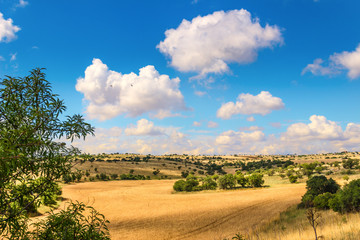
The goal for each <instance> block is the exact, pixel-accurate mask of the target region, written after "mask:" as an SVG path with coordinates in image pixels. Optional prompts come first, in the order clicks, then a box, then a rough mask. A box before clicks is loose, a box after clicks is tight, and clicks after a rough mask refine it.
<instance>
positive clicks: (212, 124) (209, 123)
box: [207, 121, 219, 128]
mask: <svg viewBox="0 0 360 240" xmlns="http://www.w3.org/2000/svg"><path fill="white" fill-rule="evenodd" d="M218 126H219V124H218V123H217V122H213V121H209V122H208V124H207V127H208V128H217V127H218Z"/></svg>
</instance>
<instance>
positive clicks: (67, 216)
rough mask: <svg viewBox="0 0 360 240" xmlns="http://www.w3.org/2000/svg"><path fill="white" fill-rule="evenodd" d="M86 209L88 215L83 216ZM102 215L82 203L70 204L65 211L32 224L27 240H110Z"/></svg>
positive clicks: (105, 221)
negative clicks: (88, 212) (88, 211)
mask: <svg viewBox="0 0 360 240" xmlns="http://www.w3.org/2000/svg"><path fill="white" fill-rule="evenodd" d="M86 209H88V210H90V214H86V215H85V214H84V212H85V211H86ZM106 223H109V221H107V220H106V219H105V217H104V215H102V214H100V213H98V212H97V211H96V210H95V209H94V208H92V207H88V206H85V205H84V204H83V203H78V202H77V203H70V205H69V206H68V208H67V209H66V210H61V211H60V212H59V213H53V212H52V214H51V215H50V216H49V217H47V218H45V219H44V220H42V221H39V222H37V223H35V224H33V228H34V230H33V231H32V232H30V233H29V234H30V236H29V237H30V238H29V239H38V240H46V239H75V240H77V239H103V240H110V235H109V231H108V229H107V227H106Z"/></svg>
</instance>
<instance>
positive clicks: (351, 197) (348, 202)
mask: <svg viewBox="0 0 360 240" xmlns="http://www.w3.org/2000/svg"><path fill="white" fill-rule="evenodd" d="M329 205H330V208H331V209H333V210H334V211H335V212H340V213H346V212H360V179H357V180H352V181H351V182H350V183H349V184H347V185H345V186H344V187H343V189H341V190H339V191H338V192H337V193H336V194H335V197H334V198H333V199H331V200H330V201H329Z"/></svg>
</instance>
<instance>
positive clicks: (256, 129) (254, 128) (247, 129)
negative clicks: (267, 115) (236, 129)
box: [240, 126, 264, 131]
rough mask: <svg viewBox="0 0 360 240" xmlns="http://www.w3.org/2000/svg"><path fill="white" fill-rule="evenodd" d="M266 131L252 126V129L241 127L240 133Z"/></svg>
mask: <svg viewBox="0 0 360 240" xmlns="http://www.w3.org/2000/svg"><path fill="white" fill-rule="evenodd" d="M262 130H264V128H263V127H259V126H250V127H241V128H240V131H262Z"/></svg>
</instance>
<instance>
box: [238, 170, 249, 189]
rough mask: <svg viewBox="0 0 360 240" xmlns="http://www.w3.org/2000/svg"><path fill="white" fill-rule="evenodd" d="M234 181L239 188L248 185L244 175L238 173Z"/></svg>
mask: <svg viewBox="0 0 360 240" xmlns="http://www.w3.org/2000/svg"><path fill="white" fill-rule="evenodd" d="M235 177H236V181H237V183H238V184H239V185H241V187H245V186H246V185H247V184H249V179H248V178H247V177H245V175H244V174H243V173H242V172H240V171H238V172H236V175H235Z"/></svg>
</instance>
